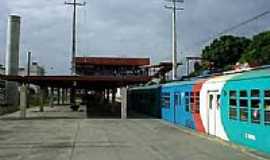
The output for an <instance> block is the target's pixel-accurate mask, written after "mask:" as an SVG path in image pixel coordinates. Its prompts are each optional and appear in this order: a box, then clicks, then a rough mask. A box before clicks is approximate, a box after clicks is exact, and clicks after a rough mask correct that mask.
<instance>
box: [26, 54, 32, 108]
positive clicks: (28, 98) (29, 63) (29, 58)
mask: <svg viewBox="0 0 270 160" xmlns="http://www.w3.org/2000/svg"><path fill="white" fill-rule="evenodd" d="M31 55H32V53H31V52H28V53H27V77H29V76H30V72H31ZM26 88H27V89H26V93H27V94H26V108H29V107H30V84H29V82H27V85H26Z"/></svg>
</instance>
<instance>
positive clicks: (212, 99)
mask: <svg viewBox="0 0 270 160" xmlns="http://www.w3.org/2000/svg"><path fill="white" fill-rule="evenodd" d="M219 101H220V94H219V93H218V91H210V92H208V134H210V135H214V136H216V135H217V121H218V114H219V111H220V104H219Z"/></svg>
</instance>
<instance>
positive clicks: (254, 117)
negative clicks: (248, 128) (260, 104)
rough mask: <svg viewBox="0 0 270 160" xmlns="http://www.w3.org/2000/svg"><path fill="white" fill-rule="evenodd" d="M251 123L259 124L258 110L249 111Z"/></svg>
mask: <svg viewBox="0 0 270 160" xmlns="http://www.w3.org/2000/svg"><path fill="white" fill-rule="evenodd" d="M251 111H252V113H251V122H252V123H260V117H261V116H260V110H259V109H252V110H251Z"/></svg>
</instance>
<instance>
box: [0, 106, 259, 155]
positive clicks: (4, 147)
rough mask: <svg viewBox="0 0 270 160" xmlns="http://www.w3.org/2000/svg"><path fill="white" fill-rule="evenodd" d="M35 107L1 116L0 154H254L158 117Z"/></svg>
mask: <svg viewBox="0 0 270 160" xmlns="http://www.w3.org/2000/svg"><path fill="white" fill-rule="evenodd" d="M35 110H36V109H32V110H31V111H28V115H30V116H31V117H32V118H29V119H28V120H18V119H16V118H14V117H16V116H18V113H15V114H11V115H9V116H5V117H2V120H0V126H1V128H0V160H249V159H250V160H254V159H256V158H254V157H251V156H249V155H247V154H245V153H243V152H240V151H239V150H236V149H232V148H230V147H227V146H224V145H221V144H219V143H217V142H213V141H209V140H207V139H205V138H201V137H199V136H194V135H190V134H187V133H186V132H183V131H181V130H179V129H176V128H174V127H171V126H169V125H167V124H165V123H162V121H161V120H155V119H129V120H119V119H85V117H84V116H85V113H83V112H81V113H72V112H70V111H69V109H68V108H66V109H63V108H62V107H61V108H54V109H49V108H46V110H47V112H45V113H42V114H41V113H38V112H36V111H35ZM38 116H42V117H43V118H38ZM72 117H75V118H72ZM78 118H80V119H78Z"/></svg>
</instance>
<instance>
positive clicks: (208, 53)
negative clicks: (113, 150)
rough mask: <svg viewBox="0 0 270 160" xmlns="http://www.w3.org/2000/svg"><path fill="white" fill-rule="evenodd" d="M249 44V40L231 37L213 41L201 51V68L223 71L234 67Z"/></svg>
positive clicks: (227, 36)
mask: <svg viewBox="0 0 270 160" xmlns="http://www.w3.org/2000/svg"><path fill="white" fill-rule="evenodd" d="M250 43H251V40H250V39H247V38H245V37H235V36H231V35H226V36H222V37H220V38H218V39H215V40H214V41H213V42H212V43H211V44H210V45H209V46H206V47H205V48H204V49H203V51H202V59H203V67H204V68H205V69H207V68H208V69H209V66H211V68H212V69H222V70H224V69H226V68H228V67H229V66H231V65H234V64H235V63H236V62H238V60H239V59H240V58H241V57H242V54H243V53H244V51H245V50H246V48H247V47H248V46H249V44H250Z"/></svg>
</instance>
